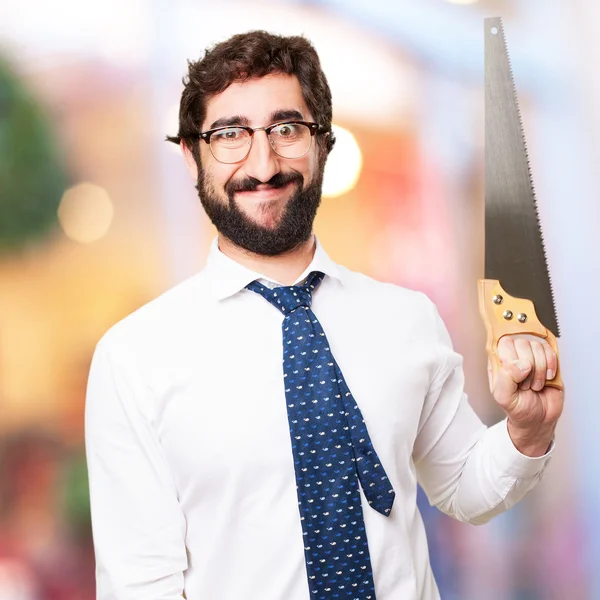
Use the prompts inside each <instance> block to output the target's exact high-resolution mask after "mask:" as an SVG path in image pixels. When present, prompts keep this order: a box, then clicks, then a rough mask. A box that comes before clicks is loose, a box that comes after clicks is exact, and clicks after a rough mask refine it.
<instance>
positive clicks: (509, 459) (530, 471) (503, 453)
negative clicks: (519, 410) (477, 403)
mask: <svg viewBox="0 0 600 600" xmlns="http://www.w3.org/2000/svg"><path fill="white" fill-rule="evenodd" d="M489 435H490V437H491V440H490V441H491V444H492V448H493V455H494V457H495V460H496V463H497V465H498V467H499V468H500V469H501V471H502V472H503V473H506V474H510V475H512V476H514V477H518V478H521V479H523V478H530V477H535V475H537V474H540V473H541V472H542V471H543V470H544V469H545V468H546V465H547V464H548V463H549V462H550V459H551V457H552V453H553V452H554V440H552V442H551V443H550V447H549V448H548V450H547V452H546V454H544V455H543V456H536V457H532V456H525V454H522V453H521V452H519V451H518V450H517V449H516V448H515V445H514V444H513V441H512V440H511V439H510V435H509V433H508V419H504V420H503V421H500V423H496V425H493V426H492V427H490V428H489Z"/></svg>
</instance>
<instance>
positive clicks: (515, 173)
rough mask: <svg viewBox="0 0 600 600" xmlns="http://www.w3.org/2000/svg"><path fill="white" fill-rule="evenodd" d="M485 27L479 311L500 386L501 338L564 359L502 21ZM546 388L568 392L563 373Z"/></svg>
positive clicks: (547, 383) (493, 374) (493, 367)
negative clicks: (522, 338) (534, 340)
mask: <svg viewBox="0 0 600 600" xmlns="http://www.w3.org/2000/svg"><path fill="white" fill-rule="evenodd" d="M484 28H485V35H484V40H485V275H484V277H485V279H480V280H479V311H480V313H481V317H482V319H483V322H484V324H485V328H486V331H487V342H486V350H487V353H488V355H489V357H490V361H491V364H492V377H493V381H495V379H496V375H497V373H498V369H499V368H500V361H499V359H498V355H497V348H498V341H499V340H500V338H501V337H502V336H504V335H507V334H517V333H519V334H520V333H525V334H533V335H536V336H539V337H541V338H544V339H545V340H546V341H547V342H548V343H549V344H550V345H551V346H552V348H553V349H554V351H555V352H556V353H557V355H558V346H557V342H556V336H558V335H559V330H558V319H557V317H556V309H555V306H554V298H553V293H552V286H551V282H550V276H549V274H548V264H547V262H546V253H545V250H544V242H543V237H542V231H541V227H540V222H539V217H538V212H537V203H536V197H535V192H534V188H533V181H532V178H531V171H530V165H529V159H528V155H527V147H526V144H525V134H524V132H523V127H522V124H521V115H520V112H519V105H518V101H517V95H516V90H515V86H514V79H513V75H512V70H511V66H510V61H509V57H508V50H507V46H506V40H505V37H504V30H503V27H502V20H501V19H500V18H497V17H496V18H491V19H484ZM534 307H535V308H534ZM538 317H539V318H538ZM546 385H548V386H551V387H555V388H559V389H563V382H562V378H561V374H560V367H559V369H558V370H557V373H556V376H555V377H554V379H552V380H550V381H546Z"/></svg>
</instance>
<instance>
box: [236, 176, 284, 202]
mask: <svg viewBox="0 0 600 600" xmlns="http://www.w3.org/2000/svg"><path fill="white" fill-rule="evenodd" d="M293 185H295V182H294V181H289V182H288V183H286V184H285V185H282V186H280V187H273V186H271V185H267V184H261V185H258V186H257V187H256V189H255V190H252V191H249V190H244V191H239V192H236V193H235V195H236V196H237V197H240V198H247V199H253V200H258V201H264V200H275V199H277V198H280V197H281V196H282V195H283V194H284V193H285V192H287V191H288V190H289V189H290V188H291V187H292V186H293Z"/></svg>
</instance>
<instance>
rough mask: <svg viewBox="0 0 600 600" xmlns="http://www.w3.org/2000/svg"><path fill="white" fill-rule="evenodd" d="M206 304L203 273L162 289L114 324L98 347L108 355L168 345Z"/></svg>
mask: <svg viewBox="0 0 600 600" xmlns="http://www.w3.org/2000/svg"><path fill="white" fill-rule="evenodd" d="M208 302H210V296H209V294H207V288H206V282H205V280H204V277H203V273H202V272H200V273H197V274H195V275H193V276H191V277H189V278H187V279H185V280H184V281H182V282H181V283H179V284H177V285H175V286H173V287H171V288H170V289H168V290H166V291H165V292H163V293H162V294H160V295H159V296H157V297H156V298H154V299H153V300H151V301H149V302H147V303H146V304H144V305H142V306H140V307H139V308H138V309H136V310H135V311H133V312H132V313H130V314H129V315H127V316H126V317H124V318H123V319H121V320H120V321H118V322H117V323H115V324H114V325H112V326H111V327H110V329H108V330H107V331H106V332H105V333H104V335H103V336H102V338H101V339H100V341H99V342H98V347H103V348H104V349H105V350H106V351H108V352H110V353H111V354H117V355H118V354H127V355H133V356H136V355H138V356H139V355H143V354H144V353H146V352H147V350H148V349H149V348H153V347H156V346H158V345H161V346H162V345H164V344H166V343H168V340H169V339H170V338H172V337H173V336H176V335H177V334H178V332H183V331H186V330H187V329H188V328H189V325H190V321H191V320H192V319H194V318H197V316H198V315H200V314H202V312H203V308H204V306H205V305H206V304H207V303H208Z"/></svg>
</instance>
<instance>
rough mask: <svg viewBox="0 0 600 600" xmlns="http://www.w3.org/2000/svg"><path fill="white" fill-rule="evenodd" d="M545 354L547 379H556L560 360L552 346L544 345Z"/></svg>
mask: <svg viewBox="0 0 600 600" xmlns="http://www.w3.org/2000/svg"><path fill="white" fill-rule="evenodd" d="M542 346H543V348H544V352H545V353H546V367H547V372H546V379H554V378H555V377H556V372H557V371H558V358H557V356H556V352H554V349H553V348H552V346H550V344H542Z"/></svg>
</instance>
